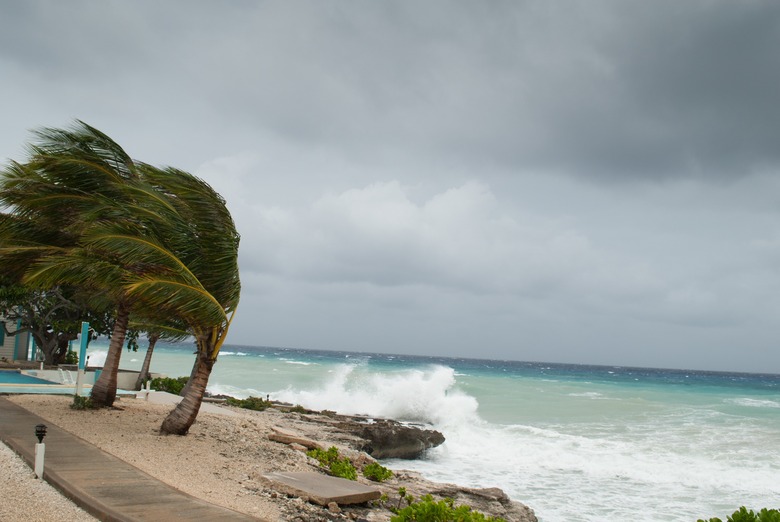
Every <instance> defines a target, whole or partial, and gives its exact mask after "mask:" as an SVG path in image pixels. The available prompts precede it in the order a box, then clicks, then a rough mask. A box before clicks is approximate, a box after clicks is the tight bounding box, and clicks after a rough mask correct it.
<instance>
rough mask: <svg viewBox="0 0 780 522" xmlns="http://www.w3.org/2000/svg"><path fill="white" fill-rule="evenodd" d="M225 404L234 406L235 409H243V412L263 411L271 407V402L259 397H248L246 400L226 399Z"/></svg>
mask: <svg viewBox="0 0 780 522" xmlns="http://www.w3.org/2000/svg"><path fill="white" fill-rule="evenodd" d="M225 404H227V405H228V406H235V407H236V408H244V409H245V410H254V411H263V410H266V409H268V408H269V407H271V401H267V400H265V399H263V398H261V397H249V398H246V399H234V398H233V397H228V398H227V399H225Z"/></svg>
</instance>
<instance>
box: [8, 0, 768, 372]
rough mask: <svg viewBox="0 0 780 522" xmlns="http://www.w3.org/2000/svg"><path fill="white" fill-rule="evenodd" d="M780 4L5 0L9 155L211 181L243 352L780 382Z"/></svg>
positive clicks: (233, 338)
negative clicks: (110, 160)
mask: <svg viewBox="0 0 780 522" xmlns="http://www.w3.org/2000/svg"><path fill="white" fill-rule="evenodd" d="M778 50H780V2H770V1H766V2H761V1H751V0H745V1H739V2H735V1H733V0H722V1H717V0H712V1H696V0H686V1H684V2H681V1H679V0H670V1H666V0H654V1H652V2H648V1H645V0H641V1H624V0H614V1H598V0H588V1H584V2H571V1H565V2H562V1H560V2H559V1H555V0H543V1H541V0H540V1H538V2H520V1H491V2H470V1H462V2H460V1H453V2H439V1H425V2H419V1H416V0H414V1H396V2H389V1H388V2H378V1H371V2H346V1H335V0H334V1H321V0H312V1H278V2H261V1H256V2H254V1H233V2H198V1H169V2H158V1H133V2H127V1H119V0H115V1H102V0H100V1H99V0H90V1H69V2H61V1H59V0H52V1H36V0H30V1H25V2H21V1H13V0H0V79H1V81H0V99H1V100H2V108H3V110H2V118H0V159H2V160H3V161H5V160H6V159H8V158H13V159H23V158H24V144H25V143H26V142H28V141H29V139H30V137H31V135H30V133H29V131H30V130H31V129H34V128H37V127H41V126H55V127H61V126H67V125H69V124H70V123H72V121H73V120H74V119H76V118H78V119H82V120H84V121H86V122H88V123H90V124H92V125H94V126H96V127H98V128H100V129H101V130H103V131H104V132H106V133H108V134H109V135H110V136H112V137H113V138H114V139H115V140H117V141H118V142H119V143H120V144H121V145H122V146H123V147H125V149H126V150H127V151H128V152H129V153H130V154H131V155H132V156H134V157H136V158H138V159H140V160H144V161H147V162H150V163H153V164H157V165H173V166H176V167H179V168H183V169H186V170H189V171H191V172H193V173H194V174H196V175H198V176H200V177H202V178H204V179H206V180H207V181H209V182H210V183H211V184H212V185H213V186H214V187H215V188H216V189H217V190H218V191H219V192H220V193H222V194H223V195H224V196H225V198H226V199H227V201H228V206H229V208H230V209H231V211H232V213H233V215H234V217H235V219H236V221H237V223H238V226H239V230H240V232H241V234H242V244H241V254H240V261H241V275H242V282H243V293H242V302H241V306H240V308H239V314H238V316H237V319H236V321H235V322H234V325H233V327H232V329H231V334H230V337H229V339H228V342H229V343H233V344H249V345H267V346H283V347H301V348H317V349H335V350H361V351H381V352H394V353H416V354H429V355H448V356H466V357H485V358H500V359H517V360H531V361H549V362H581V363H595V364H616V365H641V366H662V367H681V368H702V369H721V370H731V369H733V370H747V371H769V372H776V373H780V52H779V51H778Z"/></svg>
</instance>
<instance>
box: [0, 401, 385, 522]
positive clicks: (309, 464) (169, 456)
mask: <svg viewBox="0 0 780 522" xmlns="http://www.w3.org/2000/svg"><path fill="white" fill-rule="evenodd" d="M9 400H11V401H13V402H15V403H17V404H19V405H21V406H23V407H25V408H27V409H28V410H30V411H31V412H33V413H35V414H36V415H39V416H40V417H42V418H44V419H46V420H47V421H49V422H51V423H53V424H56V425H57V426H59V427H61V428H63V429H64V430H66V431H69V432H71V433H73V434H75V435H77V436H79V437H81V438H82V439H84V440H86V441H88V442H90V443H92V444H94V445H95V446H97V447H99V448H101V449H102V450H104V451H106V452H108V453H110V454H112V455H114V456H116V457H118V458H120V459H122V460H124V461H126V462H128V463H130V464H132V465H133V466H136V467H138V468H140V469H141V470H143V471H145V472H146V473H148V474H150V475H152V476H153V477H155V478H157V479H159V480H161V481H163V482H166V483H168V484H170V485H172V486H173V487H175V488H177V489H180V490H182V491H185V492H187V493H189V494H191V495H193V496H195V497H198V498H201V499H203V500H206V501H208V502H212V503H214V504H218V505H221V506H225V507H228V508H230V509H234V510H236V511H240V512H242V513H246V514H249V515H252V516H256V517H258V518H261V519H265V520H272V521H275V520H294V519H296V518H297V517H298V516H302V518H303V519H304V520H315V519H316V518H319V514H317V513H316V510H320V509H321V508H319V507H315V506H313V505H311V504H308V503H307V502H305V501H304V500H301V499H298V498H287V497H286V496H284V495H277V494H276V493H275V492H274V491H273V490H272V489H271V488H269V486H268V484H267V483H266V482H265V481H264V480H263V479H262V477H261V476H262V474H264V473H268V472H274V471H315V470H316V467H315V466H314V465H313V461H312V460H311V459H309V458H308V457H307V456H306V455H305V454H304V453H302V452H300V451H296V450H294V449H291V448H290V447H288V446H287V445H284V444H279V443H276V442H272V441H270V440H269V439H268V435H269V434H270V433H271V427H272V426H280V427H284V428H286V429H289V430H292V431H295V432H298V433H301V434H302V435H304V436H306V437H308V438H311V439H314V440H317V441H318V442H320V443H322V444H323V445H324V446H325V447H328V446H330V445H331V444H332V445H336V446H338V447H339V448H340V450H342V451H343V452H344V453H345V454H350V453H352V454H353V456H354V453H355V452H354V451H353V450H349V449H348V448H347V447H346V445H345V444H343V442H344V439H343V433H340V432H337V431H336V430H334V431H332V432H331V430H329V429H328V428H327V427H323V426H322V425H318V424H316V423H311V422H309V421H308V420H307V419H306V417H305V416H302V415H300V414H297V413H283V412H280V411H276V410H273V409H270V410H266V411H265V412H253V411H249V410H241V409H237V408H225V409H226V410H228V412H229V413H232V415H220V414H215V413H209V412H207V411H204V410H203V409H202V410H201V412H200V413H199V415H198V418H197V420H196V422H195V423H194V424H193V425H192V427H191V428H190V432H189V434H188V435H187V436H185V437H179V436H161V435H159V433H158V430H159V428H160V424H161V423H162V421H163V419H164V418H165V416H166V415H167V414H168V413H169V412H170V411H171V409H172V408H173V406H172V405H170V404H152V403H150V402H146V401H144V400H141V399H132V398H123V399H121V400H118V401H117V402H116V403H115V405H114V406H115V408H111V409H102V410H87V411H75V410H72V409H70V407H69V405H70V403H71V402H72V397H70V396H53V395H52V396H47V395H16V396H10V397H9ZM213 408H214V407H213V406H211V408H209V409H211V410H213ZM340 437H341V438H340ZM6 449H7V448H6ZM25 473H27V474H28V475H31V473H30V472H29V468H26V471H25ZM33 480H34V479H33ZM362 480H365V479H362ZM21 493H22V494H23V493H24V492H23V491H21ZM63 500H65V499H63ZM66 502H67V501H66ZM58 510H59V508H55V509H54V511H55V512H57V511H58ZM379 511H384V513H381V514H380V513H369V514H368V515H369V516H368V518H369V519H371V520H387V519H388V518H389V512H387V511H386V510H379ZM345 515H347V513H344V514H342V515H341V516H345ZM353 516H354V515H353ZM314 517H316V518H314ZM329 518H330V515H329ZM334 518H340V517H336V516H334ZM5 519H6V518H3V517H0V520H5ZM8 519H9V520H14V518H13V517H8ZM41 520H83V519H81V518H77V517H74V518H64V517H62V516H59V515H58V516H57V517H54V518H42V519H41Z"/></svg>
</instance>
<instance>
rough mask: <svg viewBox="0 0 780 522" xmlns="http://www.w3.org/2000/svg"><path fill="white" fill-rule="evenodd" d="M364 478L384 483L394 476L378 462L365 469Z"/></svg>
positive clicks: (368, 465)
mask: <svg viewBox="0 0 780 522" xmlns="http://www.w3.org/2000/svg"><path fill="white" fill-rule="evenodd" d="M363 476H364V477H366V478H367V479H369V480H373V481H374V482H384V481H385V480H387V479H389V478H391V477H392V476H393V472H392V471H390V470H389V469H387V468H386V467H384V466H383V465H381V464H379V463H378V462H372V463H370V464H366V466H365V467H364V468H363Z"/></svg>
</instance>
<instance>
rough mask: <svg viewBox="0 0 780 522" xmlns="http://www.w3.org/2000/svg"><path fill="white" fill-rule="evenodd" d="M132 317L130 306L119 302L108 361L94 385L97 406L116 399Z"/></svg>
mask: <svg viewBox="0 0 780 522" xmlns="http://www.w3.org/2000/svg"><path fill="white" fill-rule="evenodd" d="M129 319H130V307H129V306H127V304H126V303H119V307H118V308H117V311H116V321H114V330H113V332H112V333H111V344H109V345H108V354H107V355H106V362H105V363H104V364H103V371H102V372H101V373H100V377H99V378H98V380H97V382H96V383H95V385H94V386H93V387H92V393H91V395H90V398H91V399H92V405H93V406H95V407H97V408H107V407H110V406H113V404H114V400H115V399H116V377H117V372H118V371H119V358H120V357H121V356H122V346H123V345H124V344H125V335H126V334H127V323H128V321H129Z"/></svg>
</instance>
